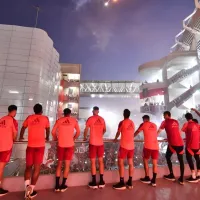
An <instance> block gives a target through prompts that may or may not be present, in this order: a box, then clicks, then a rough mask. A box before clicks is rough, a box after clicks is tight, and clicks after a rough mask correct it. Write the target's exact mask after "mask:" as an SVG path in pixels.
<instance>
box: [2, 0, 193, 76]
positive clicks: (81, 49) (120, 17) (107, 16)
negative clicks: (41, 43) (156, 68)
mask: <svg viewBox="0 0 200 200" xmlns="http://www.w3.org/2000/svg"><path fill="white" fill-rule="evenodd" d="M0 3H1V4H0V24H11V25H20V26H29V27H33V26H34V24H35V17H36V11H35V9H34V8H33V7H32V5H39V6H40V7H41V12H40V14H39V19H38V28H41V29H44V30H45V31H46V32H47V33H48V35H49V36H50V37H51V38H52V40H53V41H54V46H55V48H56V49H57V51H58V52H59V54H60V62H62V63H79V64H82V75H81V79H82V80H140V79H141V78H142V77H141V76H140V75H139V73H138V66H139V65H141V64H143V63H145V62H147V61H152V60H156V59H160V58H162V57H163V56H166V55H167V54H168V53H169V51H170V47H171V46H172V45H174V38H175V35H176V34H177V33H179V32H180V31H181V29H182V20H183V19H184V18H185V17H187V16H188V15H189V14H191V13H192V12H193V10H194V1H193V0H145V1H144V0H118V2H117V3H115V4H114V3H113V4H111V5H110V6H108V7H105V6H104V0H0Z"/></svg>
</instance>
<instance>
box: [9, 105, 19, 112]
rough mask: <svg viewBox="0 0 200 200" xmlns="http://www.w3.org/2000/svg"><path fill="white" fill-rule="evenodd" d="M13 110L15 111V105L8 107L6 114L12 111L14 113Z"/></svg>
mask: <svg viewBox="0 0 200 200" xmlns="http://www.w3.org/2000/svg"><path fill="white" fill-rule="evenodd" d="M14 110H17V106H16V105H10V106H8V112H9V113H10V112H12V111H14Z"/></svg>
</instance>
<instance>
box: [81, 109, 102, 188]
mask: <svg viewBox="0 0 200 200" xmlns="http://www.w3.org/2000/svg"><path fill="white" fill-rule="evenodd" d="M89 129H90V139H89V157H90V160H91V173H92V182H90V183H89V185H88V186H89V187H90V188H92V189H96V188H98V186H97V183H96V157H98V161H99V172H100V182H99V188H104V187H105V182H104V180H103V174H104V162H103V155H104V143H103V135H104V133H105V132H106V124H105V121H104V119H103V118H102V117H100V116H99V108H98V107H96V106H95V107H94V108H93V116H92V117H89V118H88V120H87V122H86V128H85V131H84V140H87V134H88V131H89Z"/></svg>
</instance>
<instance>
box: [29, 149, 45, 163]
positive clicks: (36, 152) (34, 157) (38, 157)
mask: <svg viewBox="0 0 200 200" xmlns="http://www.w3.org/2000/svg"><path fill="white" fill-rule="evenodd" d="M44 149H45V147H27V149H26V166H32V165H41V164H42V161H43V157H44Z"/></svg>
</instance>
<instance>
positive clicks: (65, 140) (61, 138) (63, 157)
mask: <svg viewBox="0 0 200 200" xmlns="http://www.w3.org/2000/svg"><path fill="white" fill-rule="evenodd" d="M70 115H71V110H70V109H69V108H66V109H64V117H62V118H60V119H59V120H57V122H56V124H55V125H54V127H53V130H52V136H53V138H54V140H55V141H57V140H58V148H57V158H58V164H57V168H56V187H55V191H56V192H59V191H61V192H64V191H65V190H67V188H68V187H67V185H66V180H67V177H68V174H69V170H70V163H71V160H72V157H73V154H74V141H75V140H76V139H77V138H78V137H79V135H80V128H79V125H78V122H77V120H76V119H75V118H73V117H71V116H70ZM74 130H76V133H75V134H74ZM56 131H57V132H56ZM63 161H64V163H65V169H64V172H63V181H62V184H61V185H60V175H61V168H62V163H63Z"/></svg>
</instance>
